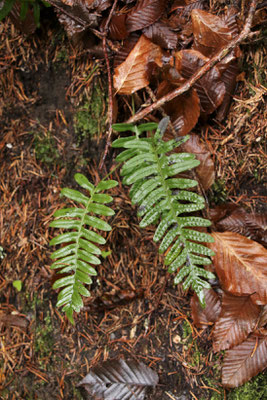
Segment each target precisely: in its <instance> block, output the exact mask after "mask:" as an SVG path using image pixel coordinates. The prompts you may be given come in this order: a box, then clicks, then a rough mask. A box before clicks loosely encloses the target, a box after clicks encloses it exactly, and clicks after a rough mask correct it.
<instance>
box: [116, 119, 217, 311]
mask: <svg viewBox="0 0 267 400" xmlns="http://www.w3.org/2000/svg"><path fill="white" fill-rule="evenodd" d="M167 125H168V118H164V119H163V120H162V121H161V122H160V123H159V124H155V123H148V124H142V125H139V126H138V127H136V126H134V125H131V124H115V125H113V129H114V130H117V131H119V132H123V131H129V130H130V131H132V132H134V133H135V136H130V137H123V138H119V139H117V140H115V141H114V142H113V144H112V146H113V147H116V148H120V147H123V148H124V149H125V150H124V151H123V152H122V153H120V154H119V155H118V156H117V158H116V160H117V161H119V162H121V161H123V162H124V165H123V167H122V169H121V175H122V177H123V181H122V182H123V183H124V184H126V185H131V189H130V197H131V200H132V202H133V204H137V205H138V206H139V208H138V215H139V216H140V217H142V220H141V222H140V226H141V227H146V226H148V225H150V224H158V225H157V229H156V232H155V234H154V241H155V242H159V241H161V244H160V247H159V252H160V253H167V254H166V256H165V260H164V262H165V265H168V267H169V272H175V271H177V270H178V271H179V272H178V274H177V275H176V277H175V280H174V282H175V283H176V284H178V283H180V282H182V281H184V282H183V288H184V290H186V289H188V288H189V287H191V288H192V289H193V290H194V291H195V292H196V293H197V295H198V297H199V299H200V302H201V304H202V305H203V306H204V305H205V296H204V291H203V289H204V288H208V287H210V285H209V283H208V282H207V281H206V280H205V279H212V278H214V275H213V274H212V273H211V272H209V271H206V270H205V269H203V268H202V267H199V265H200V266H202V265H206V264H210V263H211V260H210V259H209V256H212V255H213V252H212V251H211V250H210V249H209V248H207V247H206V246H204V245H202V244H199V243H196V242H212V241H213V238H212V237H211V236H210V235H208V234H207V233H204V232H199V231H197V230H194V229H190V228H192V227H207V226H209V225H210V221H209V220H207V219H204V218H200V217H195V216H184V214H185V213H193V212H195V211H199V210H201V209H203V208H204V207H205V202H204V199H203V197H202V196H199V195H198V194H196V193H194V192H192V191H189V190H187V189H191V188H192V187H194V186H196V185H197V182H196V181H195V180H192V179H184V178H179V177H178V178H177V177H176V175H177V174H180V173H181V172H184V171H187V170H190V169H192V168H195V167H197V166H198V165H199V161H198V160H196V159H195V156H194V155H193V154H189V153H172V154H170V152H171V151H172V150H173V149H175V148H176V147H178V146H179V145H180V144H182V143H184V142H185V141H187V140H188V139H189V136H185V137H182V138H176V139H173V140H169V141H164V140H163V139H162V136H163V134H164V131H165V129H166V127H167ZM155 129H156V133H155V134H154V135H153V134H150V136H149V137H140V135H141V134H142V132H144V131H152V130H155Z"/></svg>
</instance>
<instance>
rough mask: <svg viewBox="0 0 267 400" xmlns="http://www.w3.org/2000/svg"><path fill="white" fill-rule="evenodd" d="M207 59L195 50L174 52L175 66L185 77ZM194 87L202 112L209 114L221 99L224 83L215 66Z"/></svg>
mask: <svg viewBox="0 0 267 400" xmlns="http://www.w3.org/2000/svg"><path fill="white" fill-rule="evenodd" d="M208 60H209V59H208V58H206V57H205V56H203V55H202V54H201V53H200V52H199V51H197V50H181V51H179V52H176V53H175V67H176V69H177V70H178V72H179V73H180V74H181V75H182V76H183V78H185V79H188V78H190V77H191V76H192V75H193V74H194V73H195V72H196V71H197V70H198V69H200V68H201V67H202V66H203V65H204V64H205V63H206V62H207V61H208ZM194 88H195V89H196V90H197V93H198V96H199V99H200V106H201V111H202V112H203V113H206V114H211V113H212V112H213V111H215V110H216V108H218V107H219V105H220V104H221V103H222V101H223V98H224V95H225V84H224V83H223V82H222V80H221V74H220V71H219V69H218V68H217V67H216V66H215V67H213V68H211V69H210V70H209V71H208V72H207V73H206V74H205V75H204V76H203V77H202V78H200V79H199V80H198V81H197V82H196V84H195V85H194Z"/></svg>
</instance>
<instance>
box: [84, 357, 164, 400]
mask: <svg viewBox="0 0 267 400" xmlns="http://www.w3.org/2000/svg"><path fill="white" fill-rule="evenodd" d="M158 379H159V378H158V374H157V373H156V372H155V371H153V370H152V369H151V368H149V367H147V366H146V365H145V364H143V363H142V362H136V361H132V360H130V361H124V360H122V359H120V360H117V361H116V360H114V361H112V360H110V361H106V362H105V363H103V364H102V365H99V366H96V367H94V368H93V369H92V370H91V371H90V372H89V374H87V375H86V377H85V378H83V380H82V381H81V382H79V384H78V386H83V387H84V388H85V389H86V391H87V392H88V393H89V395H91V396H94V397H93V398H94V399H96V400H114V399H116V400H124V399H125V400H126V399H127V400H143V399H144V397H145V392H146V389H147V387H148V386H156V385H157V383H158ZM90 399H91V397H90Z"/></svg>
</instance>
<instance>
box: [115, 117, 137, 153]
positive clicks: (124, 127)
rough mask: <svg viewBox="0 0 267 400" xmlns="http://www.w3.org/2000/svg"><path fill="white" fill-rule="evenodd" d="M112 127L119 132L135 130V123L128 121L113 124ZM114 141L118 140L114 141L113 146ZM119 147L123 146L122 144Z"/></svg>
mask: <svg viewBox="0 0 267 400" xmlns="http://www.w3.org/2000/svg"><path fill="white" fill-rule="evenodd" d="M112 129H113V130H114V131H117V132H126V131H131V132H135V125H133V124H126V123H120V124H113V125H112ZM117 140H118V139H117ZM114 143H116V140H115V141H114V142H113V143H112V146H113V144H114ZM113 147H115V146H113ZM119 147H121V146H119Z"/></svg>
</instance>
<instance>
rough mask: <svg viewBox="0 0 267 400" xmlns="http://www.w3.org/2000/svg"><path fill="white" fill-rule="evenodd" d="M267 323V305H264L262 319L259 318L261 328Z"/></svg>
mask: <svg viewBox="0 0 267 400" xmlns="http://www.w3.org/2000/svg"><path fill="white" fill-rule="evenodd" d="M266 324H267V305H265V306H264V307H262V310H261V315H260V320H259V328H262V327H263V326H265V325H266Z"/></svg>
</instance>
